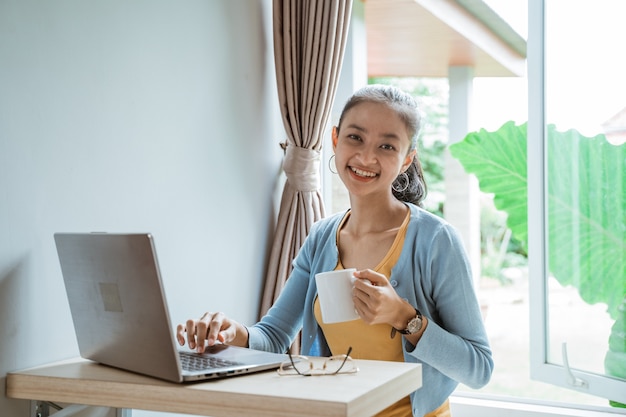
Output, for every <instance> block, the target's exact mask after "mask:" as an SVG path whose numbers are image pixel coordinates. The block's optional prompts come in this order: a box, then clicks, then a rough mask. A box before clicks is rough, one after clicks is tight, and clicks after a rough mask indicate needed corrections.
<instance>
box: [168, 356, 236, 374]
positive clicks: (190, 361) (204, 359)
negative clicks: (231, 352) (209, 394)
mask: <svg viewBox="0 0 626 417" xmlns="http://www.w3.org/2000/svg"><path fill="white" fill-rule="evenodd" d="M179 353H180V362H181V365H182V367H183V369H184V370H186V371H201V370H203V369H208V368H225V367H228V366H233V365H235V366H236V365H240V363H239V362H235V361H229V360H225V359H218V358H215V357H211V356H201V355H198V354H195V353H190V352H179Z"/></svg>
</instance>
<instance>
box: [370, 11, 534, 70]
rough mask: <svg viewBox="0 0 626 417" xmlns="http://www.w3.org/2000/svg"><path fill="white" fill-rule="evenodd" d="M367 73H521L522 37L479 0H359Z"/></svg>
mask: <svg viewBox="0 0 626 417" xmlns="http://www.w3.org/2000/svg"><path fill="white" fill-rule="evenodd" d="M363 3H364V13H365V28H366V31H367V51H368V52H367V53H368V58H367V60H368V75H369V76H416V77H447V76H448V71H449V67H451V66H470V67H472V68H473V71H474V76H475V77H517V76H522V75H524V73H525V68H526V41H525V40H524V39H523V38H522V37H521V36H520V35H519V34H517V32H515V31H514V30H513V29H512V28H511V27H510V26H509V25H508V24H507V23H506V22H505V21H504V20H503V19H502V18H501V17H500V16H499V15H497V14H496V13H495V12H494V11H493V10H492V9H490V8H489V7H488V6H487V5H486V4H485V3H484V2H483V1H480V0H363Z"/></svg>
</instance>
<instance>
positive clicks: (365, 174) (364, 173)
mask: <svg viewBox="0 0 626 417" xmlns="http://www.w3.org/2000/svg"><path fill="white" fill-rule="evenodd" d="M351 169H352V172H354V173H355V174H356V175H358V176H359V177H368V178H369V177H375V176H376V174H375V173H373V172H369V171H363V170H361V169H358V168H351Z"/></svg>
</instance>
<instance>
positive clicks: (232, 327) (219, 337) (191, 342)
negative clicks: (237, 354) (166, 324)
mask: <svg viewBox="0 0 626 417" xmlns="http://www.w3.org/2000/svg"><path fill="white" fill-rule="evenodd" d="M185 333H187V336H186V337H185ZM176 339H177V340H178V343H179V344H180V345H181V346H184V345H185V341H186V342H187V345H188V346H189V348H190V349H195V350H196V351H197V352H198V353H202V352H204V348H205V346H213V345H214V344H216V343H224V344H227V345H235V346H247V345H248V329H246V327H245V326H243V325H241V324H239V323H237V322H236V321H234V320H231V319H229V318H228V317H226V315H224V313H220V312H217V313H211V312H207V313H204V314H203V315H202V317H200V318H199V319H197V320H194V319H189V320H187V322H186V323H185V324H184V325H183V324H179V325H178V326H176Z"/></svg>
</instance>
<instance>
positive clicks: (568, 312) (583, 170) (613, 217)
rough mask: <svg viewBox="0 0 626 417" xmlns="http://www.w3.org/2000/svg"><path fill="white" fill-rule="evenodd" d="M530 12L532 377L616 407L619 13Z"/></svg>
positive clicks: (625, 160)
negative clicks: (532, 17)
mask: <svg viewBox="0 0 626 417" xmlns="http://www.w3.org/2000/svg"><path fill="white" fill-rule="evenodd" d="M530 6H531V9H530V11H531V13H530V15H531V16H534V17H535V19H534V21H533V20H531V25H534V26H535V27H534V28H533V27H532V26H531V30H530V32H529V33H530V38H529V51H532V50H534V51H535V55H530V53H529V61H528V62H529V83H530V85H531V86H533V87H534V86H541V87H542V88H541V89H537V90H535V94H534V95H531V96H530V101H531V106H530V109H532V110H531V113H530V115H529V126H528V144H529V147H528V155H529V158H528V161H529V165H528V203H529V218H528V221H529V271H530V276H531V277H534V278H533V279H531V280H530V283H531V292H530V294H531V316H530V320H531V333H530V336H531V341H532V345H531V353H532V355H531V375H532V377H533V378H535V379H538V380H541V381H546V382H549V383H551V384H554V385H559V386H563V387H566V388H570V389H573V390H576V391H579V392H583V393H588V394H591V395H595V396H599V397H602V398H606V399H609V400H613V401H616V402H617V401H619V402H621V403H626V266H625V265H626V192H625V191H626V166H625V165H626V151H625V148H626V144H625V140H624V138H625V137H626V78H625V77H624V74H626V63H625V62H624V60H623V55H622V53H621V52H618V51H621V50H622V49H623V45H622V42H623V39H625V38H626V27H624V24H623V16H624V14H625V13H626V4H625V3H624V2H622V1H619V0H586V1H576V2H572V1H568V0H544V1H541V0H536V1H532V2H531V4H530ZM542 22H543V24H542ZM534 35H536V36H535V37H533V36H534ZM531 91H533V90H531ZM531 156H534V157H531Z"/></svg>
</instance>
